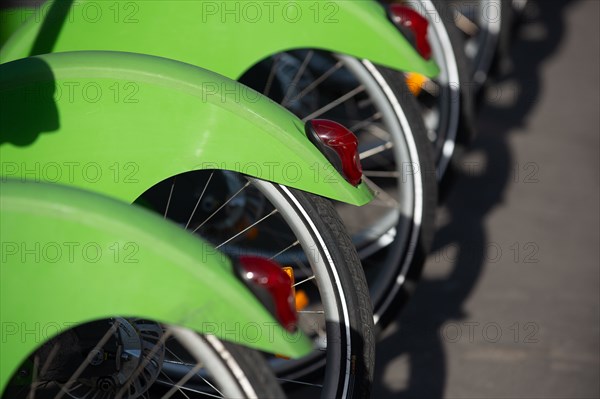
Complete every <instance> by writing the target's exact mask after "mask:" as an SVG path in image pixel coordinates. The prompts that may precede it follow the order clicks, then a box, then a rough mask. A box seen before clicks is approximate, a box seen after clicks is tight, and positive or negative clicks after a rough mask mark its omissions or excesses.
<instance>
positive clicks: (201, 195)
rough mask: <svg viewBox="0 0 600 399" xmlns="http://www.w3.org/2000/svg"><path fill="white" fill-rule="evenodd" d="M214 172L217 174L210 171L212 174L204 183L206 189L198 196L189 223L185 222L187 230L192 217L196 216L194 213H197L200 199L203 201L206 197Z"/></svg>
mask: <svg viewBox="0 0 600 399" xmlns="http://www.w3.org/2000/svg"><path fill="white" fill-rule="evenodd" d="M214 174H215V172H210V176H208V180H207V181H206V184H205V185H204V189H202V193H200V197H198V201H196V205H195V206H194V210H193V211H192V214H191V215H190V218H189V219H188V221H187V223H186V224H185V229H186V230H187V228H188V226H189V225H190V223H191V221H192V219H193V218H194V215H195V214H196V209H198V205H200V201H202V197H204V193H205V192H206V189H207V188H208V185H209V184H210V181H211V180H212V178H213V175H214Z"/></svg>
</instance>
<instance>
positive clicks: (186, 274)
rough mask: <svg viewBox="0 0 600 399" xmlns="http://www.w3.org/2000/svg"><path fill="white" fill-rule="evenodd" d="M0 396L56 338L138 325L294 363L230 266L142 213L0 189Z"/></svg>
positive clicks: (294, 352) (52, 191) (285, 341)
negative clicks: (81, 328)
mask: <svg viewBox="0 0 600 399" xmlns="http://www.w3.org/2000/svg"><path fill="white" fill-rule="evenodd" d="M1 188H2V190H1V194H0V215H1V218H2V223H0V232H1V235H0V237H2V239H1V242H0V245H1V247H2V251H1V257H2V267H0V276H1V277H0V288H1V289H0V298H1V300H0V309H1V312H0V326H1V327H2V333H1V337H2V339H1V340H0V352H1V353H2V356H0V359H1V360H0V393H1V392H2V387H3V386H4V385H5V384H6V382H7V380H8V379H9V378H10V376H11V375H12V374H13V372H14V371H15V370H16V368H17V367H18V365H19V364H20V363H21V362H22V361H23V360H24V359H25V358H26V357H27V356H29V355H30V354H31V353H32V351H33V350H35V348H36V347H37V346H39V345H40V344H41V343H43V342H44V341H46V340H48V339H50V338H52V336H54V335H56V334H57V333H59V332H60V331H61V330H64V329H66V328H69V327H70V326H73V325H76V324H79V323H83V322H88V321H92V320H99V319H106V318H110V317H114V316H123V317H141V318H147V319H151V320H155V321H159V322H162V323H168V324H175V325H181V326H185V327H188V328H191V329H194V330H196V331H198V332H203V333H210V334H214V335H216V336H218V337H220V338H223V339H227V340H232V341H235V342H238V343H242V344H244V345H247V346H251V347H254V348H257V349H261V350H263V351H267V352H271V353H279V354H283V355H287V356H292V357H297V356H303V355H306V354H308V353H309V352H310V351H311V349H312V346H311V343H310V341H309V340H308V338H307V337H306V336H304V335H303V334H302V333H301V332H297V333H294V334H291V333H288V332H287V331H285V330H283V329H282V328H281V327H280V326H279V324H278V323H277V322H276V321H275V319H274V318H273V317H272V316H271V315H270V314H269V312H268V311H267V310H266V309H265V308H264V307H263V306H262V305H261V304H260V302H259V301H258V300H257V299H256V298H255V297H254V296H253V295H252V294H251V293H250V291H249V290H248V289H247V288H246V287H245V286H244V285H243V284H242V283H241V282H240V281H239V280H238V279H237V278H236V277H235V276H234V275H233V273H232V267H231V263H230V261H229V259H228V258H227V257H226V256H224V255H223V254H221V253H219V252H218V251H216V250H214V249H213V248H212V247H211V246H210V245H209V244H206V243H204V242H203V241H201V240H200V239H199V238H198V237H196V236H193V235H191V234H189V233H188V232H185V231H184V230H183V229H181V228H180V227H178V226H176V225H175V224H172V223H171V222H168V221H165V220H163V219H162V218H160V217H159V216H157V215H155V214H152V213H150V212H149V211H146V210H144V209H142V208H140V207H135V206H131V205H129V204H126V203H123V202H120V201H116V200H113V199H110V198H107V197H104V196H100V195H97V194H92V193H88V192H85V191H83V190H78V189H74V188H68V187H63V186H59V185H55V184H33V183H21V182H15V181H7V182H4V183H2V184H1Z"/></svg>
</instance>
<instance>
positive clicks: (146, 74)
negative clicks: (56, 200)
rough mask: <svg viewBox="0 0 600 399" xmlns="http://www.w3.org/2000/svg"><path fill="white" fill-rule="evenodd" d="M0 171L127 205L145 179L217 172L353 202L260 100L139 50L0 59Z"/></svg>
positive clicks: (283, 116)
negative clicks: (230, 172)
mask: <svg viewBox="0 0 600 399" xmlns="http://www.w3.org/2000/svg"><path fill="white" fill-rule="evenodd" d="M0 100H1V102H2V107H3V109H2V112H3V117H2V120H1V121H0V175H1V176H4V177H9V178H10V177H12V178H18V179H22V180H29V181H50V182H61V183H65V184H74V185H76V186H79V187H82V188H85V189H88V190H90V191H95V192H101V193H105V194H107V195H111V196H115V197H117V198H120V199H122V200H125V201H128V202H133V201H134V200H135V199H136V198H137V197H138V196H139V195H141V194H142V193H143V192H144V191H145V190H147V189H148V188H150V187H151V186H153V185H154V184H156V183H158V182H160V181H162V180H164V179H167V178H169V177H172V176H175V175H177V174H180V173H183V172H187V171H191V170H199V169H226V170H233V171H238V172H242V173H245V174H248V175H251V176H254V177H257V178H260V179H264V180H268V181H272V182H276V183H280V184H284V185H286V186H290V187H294V188H298V189H300V190H305V191H309V192H312V193H315V194H318V195H321V196H324V197H328V198H332V199H335V200H339V201H343V202H347V203H351V204H354V205H363V204H365V203H367V202H369V201H370V200H371V199H372V198H373V193H372V192H371V191H370V190H369V189H368V188H367V187H366V185H365V184H364V183H362V184H361V185H359V186H358V187H353V186H352V185H350V184H349V183H348V182H346V180H344V178H343V177H342V176H341V175H339V174H338V173H337V172H336V171H335V169H334V168H333V167H332V166H331V165H330V164H329V163H328V162H327V160H326V159H325V157H324V156H323V155H322V154H321V153H320V152H319V151H318V150H317V149H316V148H315V147H314V146H313V145H312V144H311V143H310V141H309V140H308V139H307V138H306V136H305V134H304V126H303V124H302V123H301V121H300V120H299V119H297V118H296V117H295V116H293V115H292V114H291V113H289V112H288V111H286V110H285V109H283V108H282V107H280V106H279V105H277V104H275V103H273V102H272V101H271V100H269V99H268V98H266V97H264V96H261V95H259V94H258V93H257V92H255V91H253V90H251V89H249V88H247V87H246V86H242V85H240V84H238V83H237V82H235V81H232V80H229V79H227V78H224V77H222V76H220V75H217V74H215V73H212V72H209V71H206V70H203V69H201V68H198V67H194V66H192V65H188V64H184V63H180V62H176V61H172V60H167V59H164V58H159V57H152V56H146V55H139V54H130V53H117V52H73V53H55V54H46V55H43V56H38V57H30V58H27V59H21V60H18V61H14V62H11V63H7V64H3V65H1V66H0Z"/></svg>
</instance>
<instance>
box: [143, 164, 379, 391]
mask: <svg viewBox="0 0 600 399" xmlns="http://www.w3.org/2000/svg"><path fill="white" fill-rule="evenodd" d="M175 182H177V184H176V185H175ZM201 193H206V194H205V195H204V194H201ZM238 195H239V197H237V196H238ZM234 197H237V200H239V204H241V205H231V206H232V208H230V209H224V208H223V207H224V206H225V205H226V204H233V202H230V201H231V200H232V199H233V198H234ZM167 198H168V200H167ZM203 201H206V202H203ZM140 202H142V203H145V204H146V206H148V207H150V208H151V209H153V210H155V211H156V212H160V213H161V214H165V215H167V217H168V218H170V219H172V220H173V221H174V222H176V223H178V224H180V225H182V226H183V225H184V224H185V225H186V228H188V229H189V231H193V232H195V233H196V234H199V235H200V236H201V237H203V238H205V239H206V240H207V241H208V242H210V243H211V244H212V245H213V246H214V247H215V248H218V249H220V251H222V252H223V253H225V254H227V255H230V256H232V257H234V258H235V257H238V256H240V255H245V254H252V255H258V256H261V257H265V258H268V259H273V260H274V261H276V262H277V263H278V264H280V265H282V266H290V267H292V268H293V270H294V273H293V275H294V276H295V282H296V284H295V287H296V290H297V291H298V290H302V291H305V293H306V297H307V298H308V300H309V301H308V304H307V305H306V306H303V307H301V308H300V309H298V314H299V319H298V327H299V328H300V329H301V330H302V331H304V332H305V334H306V335H307V336H309V337H311V338H312V339H313V345H314V347H315V349H314V350H313V351H312V352H311V353H310V354H309V355H307V356H304V357H302V358H299V359H283V358H280V357H277V356H274V355H270V354H265V356H267V357H268V360H269V365H270V367H271V369H272V370H273V371H274V372H275V373H276V375H277V377H279V378H280V382H286V384H285V389H286V391H289V392H293V391H295V390H296V389H297V388H298V387H299V386H307V385H306V383H307V379H309V377H311V379H315V378H319V379H320V380H321V381H319V382H318V383H321V382H322V385H323V387H322V388H319V389H318V391H317V392H316V393H315V392H312V393H311V396H316V397H323V398H331V397H335V398H367V397H369V394H370V389H371V382H372V380H373V364H374V350H375V340H374V331H373V330H374V327H373V314H372V307H371V303H370V300H369V294H368V290H367V288H366V281H365V277H364V273H363V270H362V266H361V264H360V260H359V258H358V255H357V253H356V249H355V248H354V246H353V244H352V242H351V240H350V238H349V237H348V235H347V233H346V231H345V229H344V227H343V225H342V222H341V220H340V219H339V216H338V215H337V213H336V212H335V210H334V208H333V206H332V204H331V203H330V202H329V201H328V200H325V199H323V198H320V197H317V196H315V195H312V194H309V193H305V192H302V191H298V190H294V189H291V188H288V187H285V186H282V185H277V184H273V183H270V182H266V181H262V180H258V179H254V178H250V177H247V176H244V175H242V174H239V173H235V172H230V171H217V170H214V171H194V172H188V173H184V174H182V175H178V176H176V177H173V178H170V179H167V180H164V181H163V182H161V183H159V184H157V185H156V186H155V187H154V188H152V189H150V190H148V191H147V192H146V193H145V194H144V195H143V196H142V197H141V198H140ZM165 204H170V205H171V206H170V208H169V206H167V208H166V210H165ZM252 204H254V205H252ZM205 205H210V206H209V207H208V208H207V207H205ZM192 209H193V210H192ZM215 209H216V211H215ZM221 210H222V211H221ZM241 210H243V213H239V212H238V211H241ZM167 211H168V212H167ZM190 211H192V214H191V216H190ZM220 211H221V212H220ZM219 212H220V213H219ZM209 215H210V216H209ZM213 216H214V217H213ZM247 218H250V219H247ZM209 220H210V222H209V223H206V224H205V222H207V221H209ZM242 220H243V221H244V223H245V224H244V225H243V226H241V227H240V226H239V224H238V222H240V221H242ZM186 221H187V224H186ZM225 221H228V222H231V223H225ZM219 226H222V227H219ZM247 226H250V227H253V228H256V229H257V231H256V232H255V233H256V235H254V236H252V235H246V234H242V233H244V232H246V231H248V228H249V227H247ZM259 230H260V232H259Z"/></svg>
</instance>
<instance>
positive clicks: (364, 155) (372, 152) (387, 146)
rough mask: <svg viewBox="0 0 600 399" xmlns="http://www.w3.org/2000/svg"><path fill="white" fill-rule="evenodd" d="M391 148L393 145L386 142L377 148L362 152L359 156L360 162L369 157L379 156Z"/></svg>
mask: <svg viewBox="0 0 600 399" xmlns="http://www.w3.org/2000/svg"><path fill="white" fill-rule="evenodd" d="M392 147H394V143H393V142H391V141H388V142H387V143H385V144H381V145H378V146H377V147H374V148H371V149H370V150H366V151H363V152H361V153H360V154H359V156H360V160H361V161H362V160H363V159H367V158H369V157H372V156H373V155H376V154H380V153H382V152H384V151H386V150H389V149H390V148H392Z"/></svg>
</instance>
